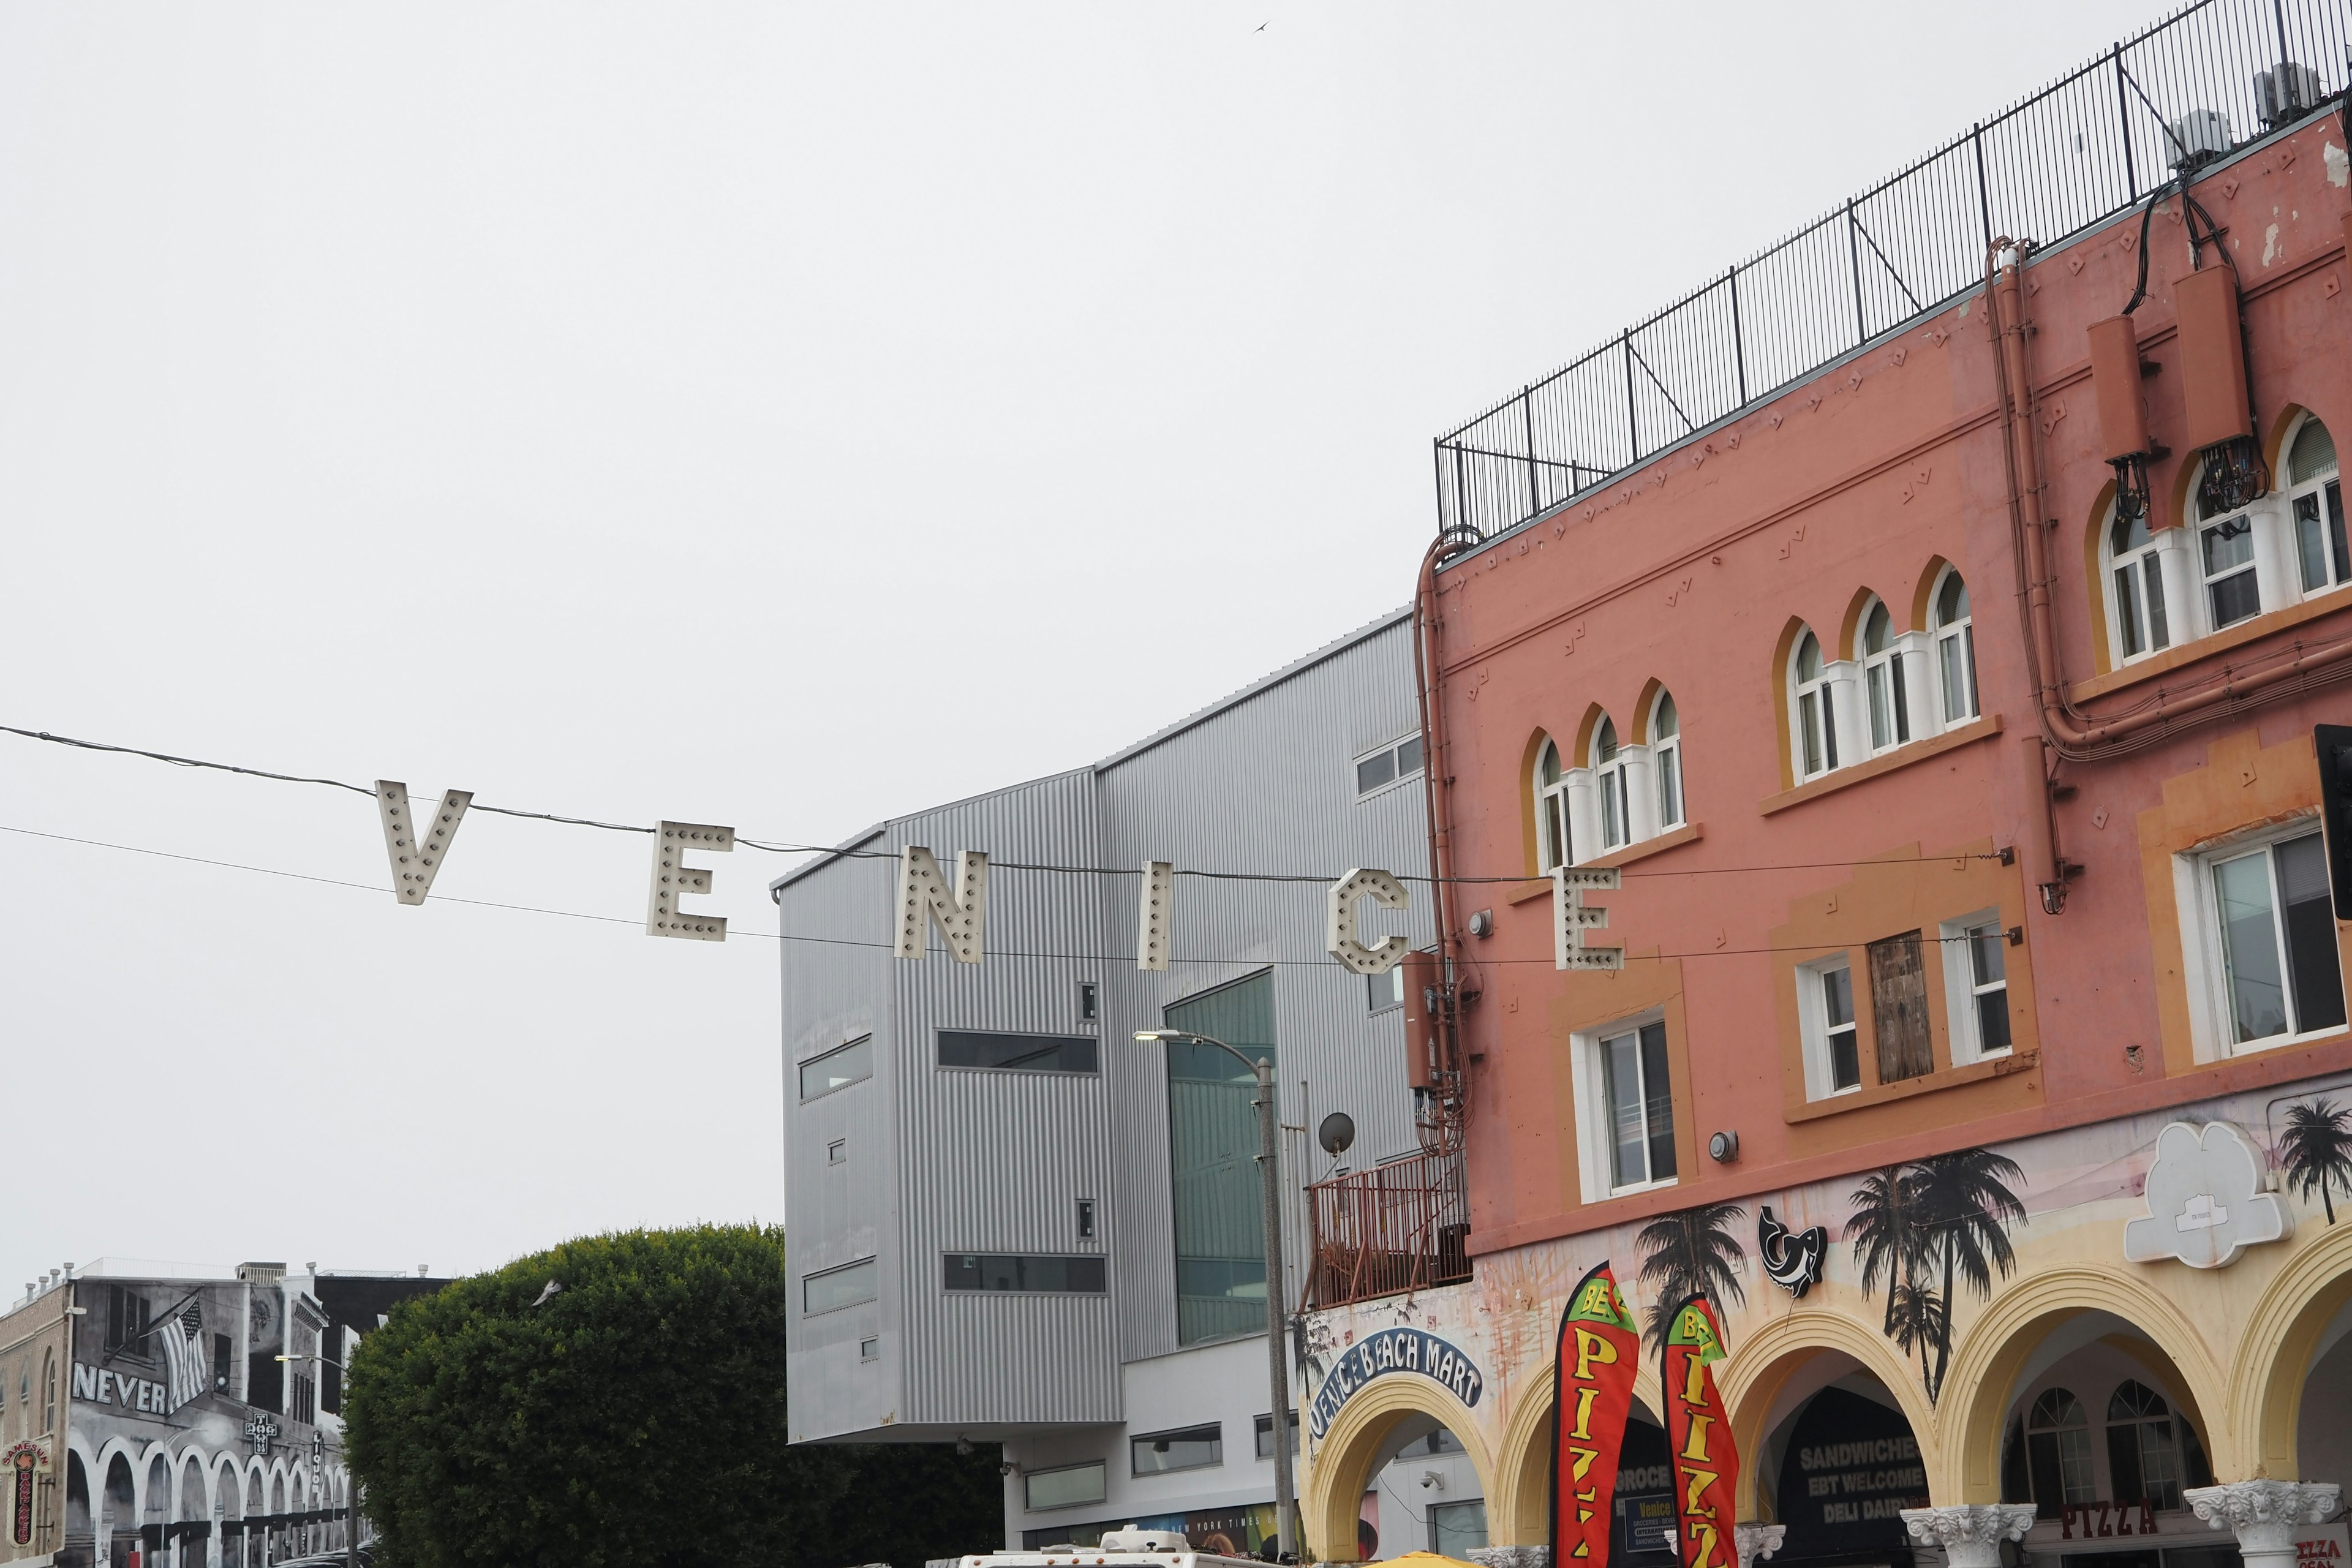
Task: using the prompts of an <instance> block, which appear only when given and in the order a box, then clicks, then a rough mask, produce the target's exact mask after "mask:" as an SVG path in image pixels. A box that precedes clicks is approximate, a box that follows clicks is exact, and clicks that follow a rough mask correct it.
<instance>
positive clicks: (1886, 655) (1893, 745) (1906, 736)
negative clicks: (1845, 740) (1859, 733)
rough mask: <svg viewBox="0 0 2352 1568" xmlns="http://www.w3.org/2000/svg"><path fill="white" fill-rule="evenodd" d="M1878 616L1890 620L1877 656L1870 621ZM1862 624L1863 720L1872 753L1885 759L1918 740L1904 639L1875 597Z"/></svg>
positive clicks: (1890, 613)
mask: <svg viewBox="0 0 2352 1568" xmlns="http://www.w3.org/2000/svg"><path fill="white" fill-rule="evenodd" d="M1873 616H1885V617H1886V646H1885V647H1883V648H1880V649H1878V650H1877V651H1876V652H1872V651H1871V650H1870V622H1871V618H1872V617H1873ZM1859 625H1860V627H1861V635H1862V643H1863V646H1862V648H1861V650H1860V661H1861V664H1862V710H1863V719H1862V721H1863V723H1864V725H1865V726H1866V727H1867V729H1868V731H1869V735H1870V754H1871V755H1872V756H1874V757H1875V756H1884V755H1885V753H1887V752H1892V751H1896V750H1899V749H1900V748H1902V747H1904V746H1907V745H1909V744H1910V743H1911V742H1912V740H1913V739H1914V737H1913V735H1912V732H1911V731H1912V722H1911V720H1912V711H1913V706H1914V705H1913V701H1912V696H1911V691H1910V682H1909V679H1908V678H1907V676H1906V672H1905V670H1904V668H1903V663H1904V652H1905V649H1904V637H1903V634H1902V633H1900V632H1898V631H1896V630H1895V612H1894V611H1892V610H1890V609H1888V608H1887V607H1886V601H1885V600H1884V599H1881V598H1879V597H1878V596H1877V595H1871V598H1870V602H1869V603H1868V604H1866V605H1864V606H1863V607H1862V620H1861V622H1860V623H1859ZM1882 693H1884V695H1885V698H1886V740H1885V743H1884V744H1882V743H1881V742H1880V741H1879V739H1878V700H1879V697H1880V695H1881V694H1882Z"/></svg>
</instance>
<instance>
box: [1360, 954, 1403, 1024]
mask: <svg viewBox="0 0 2352 1568" xmlns="http://www.w3.org/2000/svg"><path fill="white" fill-rule="evenodd" d="M1364 1001H1365V1004H1366V1005H1367V1006H1368V1007H1369V1008H1370V1011H1372V1012H1375V1013H1385V1012H1387V1011H1389V1009H1391V1008H1392V1007H1402V1006H1403V1005H1404V965H1403V964H1402V963H1397V964H1391V965H1390V966H1389V967H1388V968H1386V969H1384V970H1382V971H1381V973H1378V974H1367V975H1365V976H1364Z"/></svg>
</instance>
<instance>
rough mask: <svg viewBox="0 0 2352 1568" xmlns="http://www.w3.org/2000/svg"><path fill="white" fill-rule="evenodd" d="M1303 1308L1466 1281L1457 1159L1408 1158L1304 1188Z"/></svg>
mask: <svg viewBox="0 0 2352 1568" xmlns="http://www.w3.org/2000/svg"><path fill="white" fill-rule="evenodd" d="M1307 1221H1308V1224H1309V1225H1310V1226H1312V1236H1311V1239H1312V1242H1313V1246H1314V1248H1315V1258H1314V1263H1313V1266H1312V1268H1311V1269H1310V1270H1309V1273H1308V1277H1307V1305H1309V1306H1313V1307H1339V1306H1344V1305H1346V1304H1347V1303H1348V1302H1349V1301H1369V1300H1372V1299H1373V1298H1375V1297H1378V1296H1395V1295H1402V1293H1404V1292H1405V1291H1408V1290H1421V1289H1428V1288H1429V1287H1431V1286H1433V1285H1451V1284H1454V1283H1455V1282H1456V1281H1459V1280H1463V1279H1469V1278H1470V1198H1469V1194H1468V1192H1467V1190H1466V1189H1465V1187H1464V1186H1463V1182H1462V1156H1461V1154H1460V1153H1459V1152H1455V1153H1451V1154H1412V1155H1408V1156H1407V1157H1406V1158H1404V1159H1402V1160H1391V1161H1390V1162H1389V1163H1387V1164H1385V1165H1375V1166H1373V1167H1372V1168H1371V1169H1370V1170H1369V1171H1357V1172H1354V1173H1350V1174H1349V1175H1345V1176H1333V1177H1331V1178H1329V1179H1328V1180H1326V1181H1320V1182H1315V1183H1312V1184H1309V1185H1308V1186H1307Z"/></svg>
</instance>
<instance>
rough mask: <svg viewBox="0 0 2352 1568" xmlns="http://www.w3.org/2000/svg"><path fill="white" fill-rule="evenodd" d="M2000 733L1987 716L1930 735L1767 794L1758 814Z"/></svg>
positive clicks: (1994, 715) (1994, 716)
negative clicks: (1921, 739) (1924, 738)
mask: <svg viewBox="0 0 2352 1568" xmlns="http://www.w3.org/2000/svg"><path fill="white" fill-rule="evenodd" d="M1998 734H2000V714H1998V713H1988V714H1986V715H1985V716H1984V717H1983V718H1981V719H1978V720H1975V721H1971V722H1969V723H1966V724H1963V725H1961V726H1960V727H1959V728H1958V729H1957V730H1947V731H1944V732H1943V733H1942V734H1940V735H1930V736H1929V737H1927V739H1926V740H1924V741H1914V742H1911V743H1910V744H1909V745H1907V746H1904V747H1902V748H1900V749H1898V750H1895V751H1892V752H1886V753H1885V754H1884V755H1881V756H1875V757H1873V758H1871V759H1870V761H1868V762H1866V763H1854V764H1853V766H1852V767H1850V768H1840V769H1838V770H1837V771H1836V772H1834V773H1823V774H1822V776H1821V777H1820V778H1817V779H1811V780H1809V781H1807V782H1806V783H1804V784H1799V785H1798V786H1797V787H1796V788H1794V789H1784V790H1782V791H1781V792H1780V794H1779V795H1767V796H1765V797H1764V799H1762V800H1760V801H1759V802H1757V804H1756V811H1757V815H1759V816H1771V815H1772V814H1773V813H1774V812H1776V811H1786V810H1788V809H1789V808H1790V806H1792V805H1804V804H1805V802H1807V801H1809V800H1818V799H1820V798H1821V797H1822V795H1832V794H1834V793H1836V792H1837V791H1839V790H1842V789H1844V788H1846V787H1847V786H1848V785H1850V784H1861V783H1862V782H1863V781H1864V780H1865V779H1874V778H1878V777H1880V776H1882V775H1884V774H1886V773H1893V772H1894V771H1895V769H1897V768H1907V767H1909V766H1910V765H1911V764H1912V763H1924V762H1926V761H1927V759H1928V758H1929V757H1940V756H1942V755H1943V754H1944V753H1945V752H1953V751H1958V749H1959V748H1960V747H1962V746H1968V745H1973V744H1975V743H1976V742H1979V741H1982V740H1986V739H1989V738H1990V737H1991V736H1994V735H1998Z"/></svg>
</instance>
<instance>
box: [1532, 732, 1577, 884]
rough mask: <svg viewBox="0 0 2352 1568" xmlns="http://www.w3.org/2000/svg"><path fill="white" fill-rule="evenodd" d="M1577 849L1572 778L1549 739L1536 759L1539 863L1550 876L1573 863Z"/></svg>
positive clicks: (1537, 857)
mask: <svg viewBox="0 0 2352 1568" xmlns="http://www.w3.org/2000/svg"><path fill="white" fill-rule="evenodd" d="M1573 850H1574V846H1572V845H1571V844H1570V842H1569V833H1568V778H1567V775H1566V774H1565V773H1562V772H1561V771H1560V765H1559V747H1558V746H1556V745H1554V744H1552V742H1550V741H1549V740H1546V741H1545V742H1544V743H1543V753H1542V754H1541V755H1540V756H1538V757H1537V759H1536V864H1537V868H1538V869H1539V870H1541V871H1542V872H1544V873H1545V874H1546V875H1547V876H1549V874H1550V873H1551V872H1552V871H1553V870H1554V869H1555V868H1559V867H1561V866H1566V865H1569V864H1570V863H1571V858H1572V854H1573Z"/></svg>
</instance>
